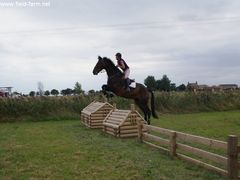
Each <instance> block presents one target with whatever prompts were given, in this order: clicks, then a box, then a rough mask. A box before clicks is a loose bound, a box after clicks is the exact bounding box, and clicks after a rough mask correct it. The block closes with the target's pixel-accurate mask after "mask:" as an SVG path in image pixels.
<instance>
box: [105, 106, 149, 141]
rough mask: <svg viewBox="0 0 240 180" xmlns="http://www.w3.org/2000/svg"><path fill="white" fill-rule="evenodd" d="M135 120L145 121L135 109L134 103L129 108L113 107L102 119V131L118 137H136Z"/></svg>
mask: <svg viewBox="0 0 240 180" xmlns="http://www.w3.org/2000/svg"><path fill="white" fill-rule="evenodd" d="M137 121H140V122H142V123H145V121H144V119H143V117H142V116H141V115H140V114H139V113H138V112H137V111H136V110H135V107H134V105H131V110H120V109H116V108H114V109H113V110H112V111H110V113H109V114H108V115H107V117H106V118H105V119H104V121H103V131H104V132H106V133H108V134H111V135H113V136H115V137H120V138H124V137H137V136H138V126H137ZM143 131H146V130H143Z"/></svg>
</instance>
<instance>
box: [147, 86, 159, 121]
mask: <svg viewBox="0 0 240 180" xmlns="http://www.w3.org/2000/svg"><path fill="white" fill-rule="evenodd" d="M148 91H149V92H150V93H151V111H152V116H153V117H154V118H158V115H157V113H156V111H155V102H154V94H153V92H152V90H151V89H148Z"/></svg>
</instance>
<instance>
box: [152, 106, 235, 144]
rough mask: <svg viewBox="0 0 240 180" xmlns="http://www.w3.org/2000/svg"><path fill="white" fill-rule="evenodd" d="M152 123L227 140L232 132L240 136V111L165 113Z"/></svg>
mask: <svg viewBox="0 0 240 180" xmlns="http://www.w3.org/2000/svg"><path fill="white" fill-rule="evenodd" d="M151 122H152V125H155V126H160V127H163V128H168V129H172V130H175V131H182V132H186V133H189V134H194V135H200V136H204V137H209V138H213V139H218V140H223V141H226V140H227V136H228V135H230V134H233V135H237V136H239V137H240V111H239V110H236V111H223V112H202V113H192V114H178V115H171V114H169V115H163V116H160V119H152V121H151Z"/></svg>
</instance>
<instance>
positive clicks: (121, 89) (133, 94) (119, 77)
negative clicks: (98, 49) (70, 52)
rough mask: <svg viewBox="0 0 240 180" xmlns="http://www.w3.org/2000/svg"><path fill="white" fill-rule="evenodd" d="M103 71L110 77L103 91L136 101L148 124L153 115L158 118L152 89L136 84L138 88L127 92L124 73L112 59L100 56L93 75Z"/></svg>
mask: <svg viewBox="0 0 240 180" xmlns="http://www.w3.org/2000/svg"><path fill="white" fill-rule="evenodd" d="M103 69H105V71H106V73H107V75H108V80H107V85H103V86H102V89H103V91H111V92H113V93H114V94H116V95H117V96H120V97H124V98H128V99H134V101H135V104H136V105H137V106H138V107H139V108H140V109H141V110H142V112H143V113H144V119H145V121H146V122H147V123H148V124H150V117H151V113H152V116H153V117H154V118H158V116H157V114H156V112H155V105H154V94H153V92H152V91H151V90H150V89H148V88H146V87H145V86H144V85H142V84H140V83H136V88H130V91H127V90H126V88H125V82H124V74H123V72H121V71H120V70H119V69H118V68H117V67H116V66H115V64H114V63H113V62H112V60H111V59H109V58H107V57H103V58H102V57H101V56H98V62H97V64H96V65H95V67H94V69H93V74H94V75H97V74H98V73H99V72H100V71H102V70H103ZM149 94H151V110H150V108H149V107H148V101H149V97H150V95H149Z"/></svg>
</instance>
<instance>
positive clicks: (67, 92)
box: [61, 88, 73, 96]
mask: <svg viewBox="0 0 240 180" xmlns="http://www.w3.org/2000/svg"><path fill="white" fill-rule="evenodd" d="M72 93H73V90H72V89H70V88H67V89H63V90H62V91H61V94H62V95H64V96H65V95H71V94H72Z"/></svg>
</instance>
